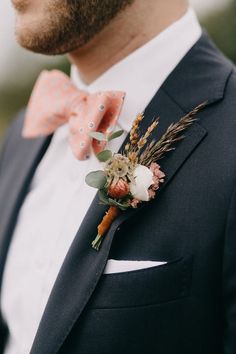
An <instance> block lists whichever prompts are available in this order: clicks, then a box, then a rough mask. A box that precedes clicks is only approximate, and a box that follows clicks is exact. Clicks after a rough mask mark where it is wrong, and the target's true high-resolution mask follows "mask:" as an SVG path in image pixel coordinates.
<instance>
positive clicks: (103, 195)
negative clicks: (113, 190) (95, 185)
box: [98, 189, 109, 205]
mask: <svg viewBox="0 0 236 354" xmlns="http://www.w3.org/2000/svg"><path fill="white" fill-rule="evenodd" d="M98 195H99V199H100V201H101V202H102V203H103V204H107V205H109V197H108V196H107V193H106V191H105V190H104V189H101V190H99V192H98Z"/></svg>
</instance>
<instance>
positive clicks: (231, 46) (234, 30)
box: [0, 0, 236, 135]
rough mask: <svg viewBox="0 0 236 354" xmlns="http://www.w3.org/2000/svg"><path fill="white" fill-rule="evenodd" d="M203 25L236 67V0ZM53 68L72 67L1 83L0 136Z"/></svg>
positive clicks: (58, 63) (48, 66) (62, 62)
mask: <svg viewBox="0 0 236 354" xmlns="http://www.w3.org/2000/svg"><path fill="white" fill-rule="evenodd" d="M206 1H207V0H206ZM201 23H202V25H203V27H205V28H206V29H207V31H208V32H209V34H210V36H211V37H212V38H213V40H214V41H215V43H216V44H217V45H218V47H219V48H220V49H221V50H222V51H223V52H224V53H225V54H226V55H227V56H228V57H229V58H231V59H232V61H234V62H235V63H236V43H235V36H236V0H233V1H232V2H230V3H227V4H226V5H225V6H224V7H223V9H222V8H221V9H220V10H217V11H213V12H211V13H210V15H209V14H208V15H207V16H204V17H202V18H201ZM52 67H53V68H58V69H60V70H63V71H65V72H66V73H68V74H69V63H68V62H67V60H66V59H65V58H62V59H60V60H56V64H55V62H53V63H50V64H48V63H47V64H45V63H44V64H41V65H38V66H37V69H35V70H34V71H33V74H31V76H30V79H28V80H26V82H25V83H24V82H22V83H21V84H20V85H19V84H16V85H14V84H11V85H1V83H0V135H2V134H3V132H4V130H5V129H6V127H7V125H8V124H9V122H10V120H11V119H12V118H13V117H14V115H15V114H16V112H17V111H19V110H20V109H21V108H22V107H24V106H25V105H26V104H27V101H28V98H29V95H30V92H31V90H32V86H33V83H34V81H35V79H36V78H37V76H38V74H39V73H40V71H41V70H42V69H43V68H45V69H51V68H52ZM16 80H17V78H16ZM13 83H14V80H13Z"/></svg>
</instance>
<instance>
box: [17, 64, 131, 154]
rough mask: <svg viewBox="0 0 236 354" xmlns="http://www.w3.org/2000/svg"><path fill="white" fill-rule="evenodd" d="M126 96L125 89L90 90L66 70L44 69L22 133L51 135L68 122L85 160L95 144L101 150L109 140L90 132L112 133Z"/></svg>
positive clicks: (71, 139) (73, 141)
mask: <svg viewBox="0 0 236 354" xmlns="http://www.w3.org/2000/svg"><path fill="white" fill-rule="evenodd" d="M124 97H125V93H124V92H121V91H106V92H97V93H94V94H88V93H87V92H85V91H82V90H79V89H77V88H76V87H75V86H74V85H73V83H72V82H71V81H70V79H69V77H68V76H66V75H65V74H64V73H62V72H60V71H57V70H53V71H51V72H48V71H43V72H42V73H41V74H40V76H39V78H38V80H37V82H36V84H35V87H34V89H33V92H32V95H31V98H30V101H29V105H28V108H27V112H26V118H25V123H24V127H23V132H22V135H23V137H25V138H35V137H38V136H45V135H50V134H52V133H54V132H55V130H56V129H57V128H58V127H60V126H61V125H63V124H65V123H68V125H69V144H70V146H71V148H72V151H73V153H74V155H75V157H76V158H77V159H78V160H85V159H87V158H88V157H89V155H90V153H91V147H92V149H93V151H94V152H95V153H96V154H98V153H99V152H101V151H102V150H103V149H104V147H105V144H106V143H105V142H100V141H97V140H95V139H93V138H91V137H90V136H89V133H90V132H94V131H99V132H101V133H103V134H105V135H108V134H109V133H110V132H111V131H112V130H113V129H114V127H115V125H116V123H117V120H118V117H119V114H120V111H121V108H122V105H123V101H124Z"/></svg>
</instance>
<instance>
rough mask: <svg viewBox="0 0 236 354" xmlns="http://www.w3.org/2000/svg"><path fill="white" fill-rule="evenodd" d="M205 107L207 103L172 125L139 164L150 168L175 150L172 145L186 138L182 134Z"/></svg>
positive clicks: (141, 158) (150, 146) (141, 157)
mask: <svg viewBox="0 0 236 354" xmlns="http://www.w3.org/2000/svg"><path fill="white" fill-rule="evenodd" d="M205 106H206V102H204V103H201V104H200V105H199V106H197V107H196V108H194V109H193V110H192V111H191V112H189V113H188V114H186V115H185V116H184V117H182V118H181V119H180V120H179V122H177V123H172V124H171V125H170V126H169V127H168V129H167V130H166V132H165V133H164V134H163V135H162V137H161V138H160V140H158V141H157V142H155V143H154V142H152V143H151V145H149V146H148V147H147V148H146V149H145V151H144V152H143V154H142V155H141V156H140V160H139V162H140V163H141V164H142V165H145V166H150V164H151V163H152V162H155V161H157V160H159V159H161V158H162V157H163V155H164V154H165V153H166V152H168V151H171V150H174V149H175V148H174V147H173V146H172V145H173V144H174V143H176V142H177V141H179V140H182V139H183V138H184V135H180V134H181V133H182V132H183V131H185V130H186V129H187V128H188V127H189V126H191V125H192V124H193V123H194V122H195V121H196V120H197V118H195V116H196V114H197V113H198V112H199V111H200V110H202V109H203V108H204V107H205Z"/></svg>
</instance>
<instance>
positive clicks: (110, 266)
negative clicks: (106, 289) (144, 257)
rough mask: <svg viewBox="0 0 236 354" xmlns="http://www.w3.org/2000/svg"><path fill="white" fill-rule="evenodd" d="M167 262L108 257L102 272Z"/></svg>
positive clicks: (125, 270)
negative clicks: (123, 259) (119, 259)
mask: <svg viewBox="0 0 236 354" xmlns="http://www.w3.org/2000/svg"><path fill="white" fill-rule="evenodd" d="M166 263H167V262H155V261H118V260H116V259H108V261H107V264H106V267H105V270H104V274H114V273H125V272H130V271H134V270H138V269H146V268H152V267H158V266H161V265H163V264H166Z"/></svg>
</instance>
